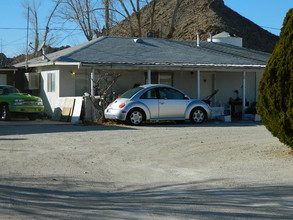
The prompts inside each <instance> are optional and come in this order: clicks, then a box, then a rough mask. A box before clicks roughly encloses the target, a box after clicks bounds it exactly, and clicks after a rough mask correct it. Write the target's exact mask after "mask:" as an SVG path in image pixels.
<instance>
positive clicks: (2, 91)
mask: <svg viewBox="0 0 293 220" xmlns="http://www.w3.org/2000/svg"><path fill="white" fill-rule="evenodd" d="M10 93H19V90H18V89H17V88H15V87H10V86H9V87H8V86H1V87H0V95H8V94H10Z"/></svg>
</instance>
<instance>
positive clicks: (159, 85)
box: [139, 84, 174, 88]
mask: <svg viewBox="0 0 293 220" xmlns="http://www.w3.org/2000/svg"><path fill="white" fill-rule="evenodd" d="M139 87H142V88H151V87H154V88H156V87H169V88H174V87H173V86H169V85H164V84H145V85H140V86H139Z"/></svg>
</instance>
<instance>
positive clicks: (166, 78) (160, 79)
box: [145, 72, 173, 86]
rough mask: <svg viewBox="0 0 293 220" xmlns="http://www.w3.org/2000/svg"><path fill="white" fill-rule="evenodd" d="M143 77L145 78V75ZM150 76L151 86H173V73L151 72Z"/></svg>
mask: <svg viewBox="0 0 293 220" xmlns="http://www.w3.org/2000/svg"><path fill="white" fill-rule="evenodd" d="M145 76H146V78H147V74H145ZM151 76H152V78H151V81H152V84H165V85H169V86H172V85H173V73H159V72H152V73H151Z"/></svg>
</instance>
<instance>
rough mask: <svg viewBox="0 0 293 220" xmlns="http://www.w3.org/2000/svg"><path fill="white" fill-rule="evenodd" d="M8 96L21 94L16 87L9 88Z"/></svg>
mask: <svg viewBox="0 0 293 220" xmlns="http://www.w3.org/2000/svg"><path fill="white" fill-rule="evenodd" d="M7 91H8V94H10V93H19V90H18V89H17V88H15V87H9V88H7Z"/></svg>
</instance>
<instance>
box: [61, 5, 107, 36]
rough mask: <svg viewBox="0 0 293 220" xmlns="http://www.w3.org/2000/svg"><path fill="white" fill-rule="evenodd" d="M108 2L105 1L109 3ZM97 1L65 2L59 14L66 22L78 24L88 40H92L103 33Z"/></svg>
mask: <svg viewBox="0 0 293 220" xmlns="http://www.w3.org/2000/svg"><path fill="white" fill-rule="evenodd" d="M107 2H108V1H105V3H107ZM97 6H98V2H97V0H96V1H94V0H63V1H62V6H61V7H60V8H59V10H58V14H59V16H60V18H61V19H63V20H64V21H65V22H67V21H70V22H74V23H77V24H78V25H79V26H80V28H81V30H82V31H83V34H84V36H85V37H86V39H87V40H92V39H93V38H94V35H95V34H98V33H100V32H101V29H100V25H99V21H98V17H97V15H96V14H95V12H96V11H97V10H102V8H97Z"/></svg>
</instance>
